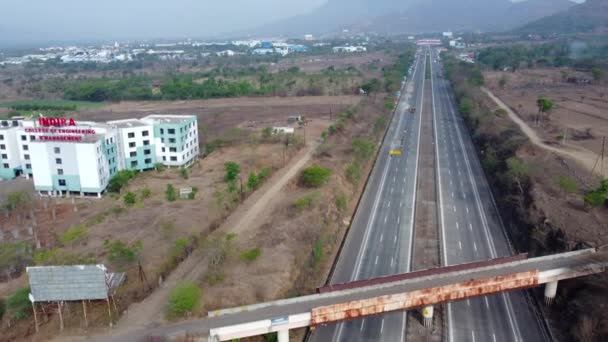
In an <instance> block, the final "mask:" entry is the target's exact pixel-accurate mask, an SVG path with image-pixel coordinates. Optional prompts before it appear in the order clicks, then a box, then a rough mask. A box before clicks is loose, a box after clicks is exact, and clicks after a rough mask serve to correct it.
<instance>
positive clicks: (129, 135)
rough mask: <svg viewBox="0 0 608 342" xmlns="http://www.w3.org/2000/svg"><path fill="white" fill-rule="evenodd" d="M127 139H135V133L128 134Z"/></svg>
mask: <svg viewBox="0 0 608 342" xmlns="http://www.w3.org/2000/svg"><path fill="white" fill-rule="evenodd" d="M127 137H129V138H135V133H134V132H131V133H128V134H127Z"/></svg>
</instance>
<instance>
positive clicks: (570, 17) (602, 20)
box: [515, 0, 608, 34]
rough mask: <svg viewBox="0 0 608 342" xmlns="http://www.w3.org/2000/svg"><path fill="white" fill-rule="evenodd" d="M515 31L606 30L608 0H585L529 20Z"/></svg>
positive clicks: (568, 31) (543, 32) (569, 31)
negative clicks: (548, 14)
mask: <svg viewBox="0 0 608 342" xmlns="http://www.w3.org/2000/svg"><path fill="white" fill-rule="evenodd" d="M515 32H517V33H535V34H551V33H575V32H608V0H587V1H586V2H584V3H582V4H579V5H576V6H572V7H570V8H568V9H566V10H564V11H560V12H557V13H555V14H553V15H550V16H547V17H544V18H541V19H539V20H536V21H533V22H530V23H528V24H526V25H524V26H522V27H520V28H518V29H516V30H515Z"/></svg>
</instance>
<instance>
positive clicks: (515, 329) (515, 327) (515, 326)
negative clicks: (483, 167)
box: [431, 78, 522, 340]
mask: <svg viewBox="0 0 608 342" xmlns="http://www.w3.org/2000/svg"><path fill="white" fill-rule="evenodd" d="M431 81H432V78H431ZM444 91H445V93H446V95H448V98H449V94H447V90H444ZM449 110H450V113H451V114H452V118H454V119H456V115H455V114H454V109H453V108H452V106H450V107H449ZM455 129H456V134H457V136H458V140H459V143H460V146H461V149H462V154H463V156H464V162H465V166H466V169H467V173H468V176H469V182H471V186H472V188H473V197H475V201H476V202H477V210H478V211H479V214H480V218H481V223H482V226H483V228H484V233H485V236H486V240H487V242H488V247H489V248H490V253H491V255H492V257H493V258H495V257H496V255H497V253H496V247H495V246H494V241H493V240H491V239H490V233H489V228H488V222H487V218H486V214H485V212H484V211H483V210H482V207H481V199H480V196H479V193H478V190H477V187H478V186H477V182H476V181H475V179H474V178H473V171H472V170H471V165H470V163H469V159H468V152H467V149H466V148H465V145H464V141H463V139H462V135H461V133H460V130H461V127H460V125H456V127H455ZM460 182H461V183H462V180H461V181H460ZM490 198H491V199H492V201H493V203H494V198H493V197H490ZM494 204H495V203H494ZM501 225H502V221H501ZM502 299H503V302H504V304H505V306H506V309H507V315H508V316H509V323H510V325H511V331H512V332H513V335H515V340H521V339H522V338H521V332H520V330H519V325H518V324H517V322H516V321H515V319H514V318H513V312H512V311H513V308H512V307H511V306H512V303H511V301H510V299H509V300H507V296H506V295H505V294H504V293H502Z"/></svg>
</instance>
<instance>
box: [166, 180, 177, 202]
mask: <svg viewBox="0 0 608 342" xmlns="http://www.w3.org/2000/svg"><path fill="white" fill-rule="evenodd" d="M165 198H167V201H169V202H173V201H175V200H176V199H177V192H176V191H175V188H174V187H173V185H171V184H167V188H166V189H165Z"/></svg>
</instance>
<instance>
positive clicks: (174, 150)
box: [169, 147, 177, 152]
mask: <svg viewBox="0 0 608 342" xmlns="http://www.w3.org/2000/svg"><path fill="white" fill-rule="evenodd" d="M169 152H177V148H175V147H169Z"/></svg>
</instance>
